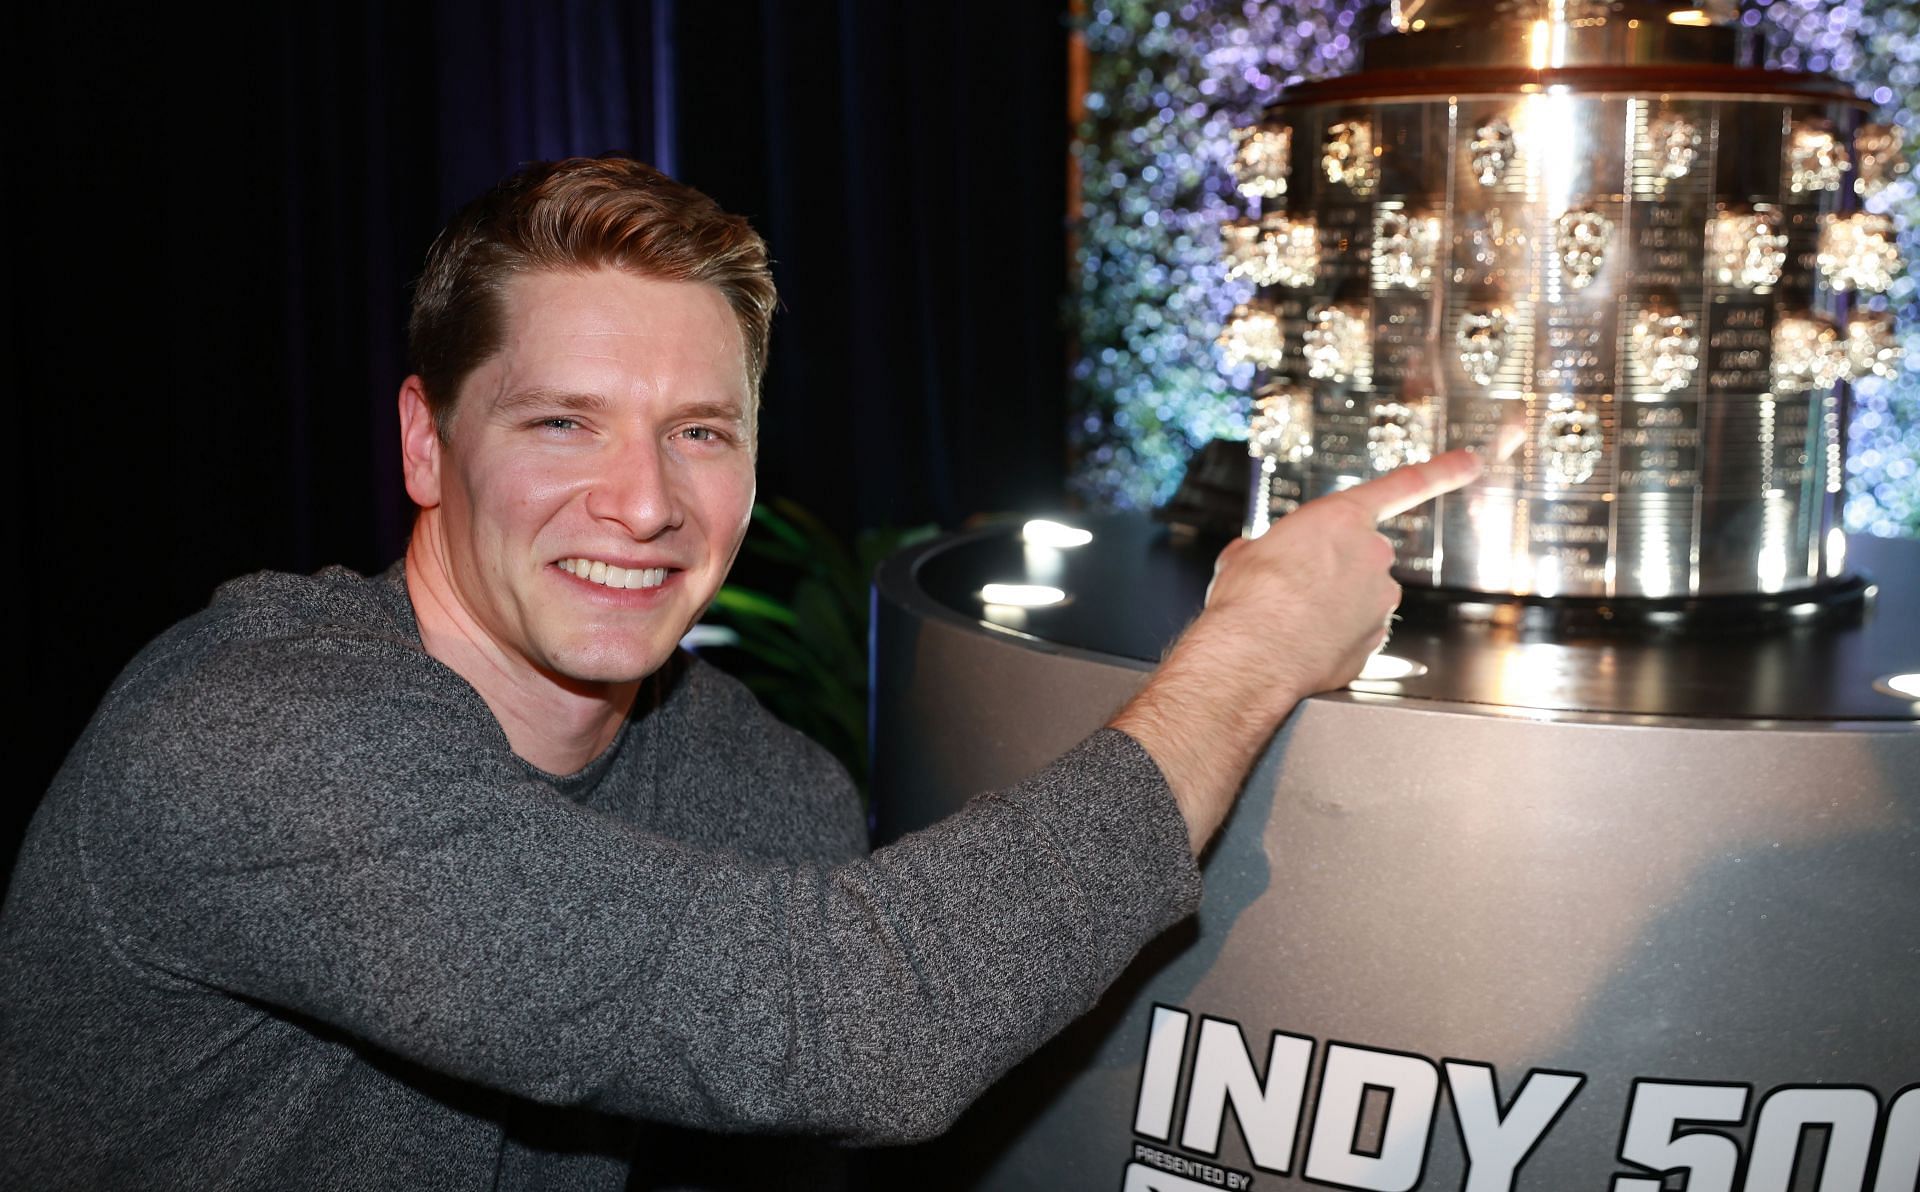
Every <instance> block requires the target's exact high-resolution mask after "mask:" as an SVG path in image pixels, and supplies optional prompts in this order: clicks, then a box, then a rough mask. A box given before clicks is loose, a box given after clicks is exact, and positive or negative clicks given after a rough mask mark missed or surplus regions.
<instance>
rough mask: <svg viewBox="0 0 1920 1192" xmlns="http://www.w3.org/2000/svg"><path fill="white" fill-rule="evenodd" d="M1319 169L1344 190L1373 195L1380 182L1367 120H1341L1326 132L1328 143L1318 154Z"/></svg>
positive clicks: (1370, 130)
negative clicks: (1377, 183)
mask: <svg viewBox="0 0 1920 1192" xmlns="http://www.w3.org/2000/svg"><path fill="white" fill-rule="evenodd" d="M1320 169H1321V172H1323V173H1324V174H1325V175H1326V177H1327V181H1329V182H1332V183H1335V184H1337V185H1339V186H1344V187H1345V188H1347V189H1348V190H1350V191H1352V192H1353V193H1354V194H1356V195H1368V194H1372V193H1373V187H1374V183H1375V182H1377V181H1378V180H1379V178H1380V168H1379V166H1378V164H1377V163H1376V162H1375V161H1374V152H1373V124H1372V123H1371V122H1370V121H1367V120H1342V121H1340V122H1339V123H1337V124H1333V125H1330V126H1329V127H1328V128H1327V140H1326V143H1325V145H1323V146H1322V147H1321V151H1320Z"/></svg>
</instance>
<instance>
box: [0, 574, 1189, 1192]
mask: <svg viewBox="0 0 1920 1192" xmlns="http://www.w3.org/2000/svg"><path fill="white" fill-rule="evenodd" d="M864 854H865V849H864V833H863V831H862V830H861V826H860V821H859V816H858V812H857V807H856V804H855V803H854V801H853V799H852V797H851V792H850V788H849V785H848V782H847V779H846V776H845V774H844V772H843V771H842V770H841V769H840V768H839V767H838V765H837V764H836V763H834V762H833V761H832V760H831V759H830V758H829V757H828V756H827V755H826V754H825V753H824V751H822V750H821V749H819V748H818V747H817V746H814V745H813V744H811V743H810V742H808V741H806V740H805V739H804V738H802V737H801V736H800V735H799V734H797V733H795V732H793V731H792V730H791V729H788V728H786V727H785V726H783V725H781V724H779V723H778V722H777V721H775V720H773V719H772V718H771V717H770V716H769V715H767V713H766V712H765V711H764V710H763V709H761V708H760V706H759V705H758V704H757V703H756V702H755V701H754V700H753V699H752V697H751V696H750V695H749V694H748V693H747V692H746V691H745V690H744V689H743V688H742V687H741V686H740V685H738V684H737V683H735V682H733V681H732V680H730V679H728V678H726V677H724V676H723V675H721V674H719V673H718V672H717V671H714V670H713V669H712V668H710V667H708V666H706V665H704V664H702V663H700V662H698V661H695V660H692V659H689V658H686V657H684V656H682V657H680V658H678V659H676V661H675V662H674V663H672V664H670V665H669V666H668V667H667V668H664V669H663V671H662V672H661V674H660V675H658V676H655V678H654V679H652V680H650V681H649V684H648V686H647V689H646V690H645V691H644V692H643V695H642V698H641V699H640V700H639V701H637V703H636V709H635V712H634V714H633V715H632V716H631V717H630V718H629V719H628V721H627V722H626V724H625V725H624V726H623V728H622V729H621V731H620V734H619V736H618V737H617V738H616V739H615V741H614V742H613V743H612V744H611V745H610V746H609V747H608V749H607V750H606V751H605V753H603V754H602V755H601V756H600V757H599V758H597V759H596V760H595V761H593V762H592V763H590V764H589V765H588V766H587V767H586V768H585V769H583V770H582V771H580V772H579V773H577V774H572V775H566V776H556V775H552V774H548V773H545V772H543V771H541V770H539V769H537V768H535V767H534V766H532V765H530V764H528V763H527V762H525V761H523V760H522V759H520V758H519V757H518V756H516V755H515V754H514V753H513V752H512V750H511V748H510V747H509V745H508V742H507V739H506V736H505V734H504V733H503V732H502V730H501V728H500V726H499V724H498V722H497V721H496V720H495V719H494V718H493V716H492V714H491V713H490V712H489V710H488V709H487V707H486V705H485V703H484V702H483V701H482V700H481V699H480V697H479V695H478V693H476V692H475V691H474V690H473V688H471V687H470V686H468V685H467V684H466V682H465V681H464V680H462V679H461V678H460V677H459V676H458V675H456V674H454V673H453V672H452V671H451V670H449V669H447V668H446V667H444V666H442V665H441V664H440V663H439V662H437V661H436V660H434V659H433V658H432V657H430V656H429V655H427V654H426V652H425V651H424V649H423V648H422V646H421V642H420V636H419V629H418V626H417V624H416V622H415V620H414V616H413V611H412V608H411V605H410V603H409V601H408V599H407V595H406V588H405V581H404V576H403V574H402V572H401V568H400V567H399V566H398V565H396V566H395V567H394V568H393V569H391V570H390V571H389V572H387V573H386V574H385V575H384V576H379V577H374V578H371V579H363V578H361V577H359V576H357V575H354V574H352V573H350V572H347V571H344V570H340V569H333V570H330V571H327V572H323V573H321V574H320V575H318V576H315V577H312V578H301V577H294V576H287V575H274V574H264V575H257V576H252V577H248V578H246V579H242V580H236V581H234V582H232V583H230V584H227V585H226V586H224V587H223V588H222V589H221V590H220V592H219V593H218V594H217V595H216V598H215V600H214V602H213V604H212V606H211V607H210V608H208V609H207V610H206V611H204V612H203V613H201V614H199V615H197V616H195V617H193V618H191V619H189V620H187V621H185V622H183V623H181V624H180V625H178V626H175V627H174V628H173V629H171V630H169V631H168V632H167V633H166V634H164V635H162V636H161V637H160V638H159V639H158V640H157V641H155V642H154V643H153V644H152V645H150V646H149V647H147V649H145V650H144V651H143V652H142V653H141V654H140V655H139V656H138V657H137V658H135V660H134V661H133V662H132V663H131V664H130V665H129V666H128V668H127V670H126V671H125V672H124V673H123V674H122V675H121V676H120V678H119V679H118V680H116V682H115V683H114V685H113V686H112V688H111V689H110V690H109V692H108V694H107V696H106V697H105V699H104V700H103V702H102V704H101V707H100V709H99V711H98V712H97V713H96V715H95V717H94V719H93V721H92V723H91V724H90V725H89V726H88V728H87V730H86V732H85V733H84V734H83V735H82V737H81V739H80V741H79V742H78V743H77V744H76V745H75V747H74V749H73V751H72V753H71V754H70V755H69V757H68V759H67V762H66V764H65V766H64V767H63V768H62V770H61V772H60V774H59V776H58V777H57V778H56V780H55V782H54V785H53V788H52V789H51V790H50V791H49V793H48V795H47V797H46V799H45V801H44V802H43V804H42V805H41V807H40V809H39V811H38V813H37V815H36V816H35V818H34V821H33V824H32V826H31V828H30V829H29V832H28V837H27V841H26V844H25V846H24V847H23V849H22V852H21V855H20V859H19V862H18V864H17V867H16V872H15V876H14V881H13V886H12V888H11V890H10V891H9V893H8V896H7V901H6V904H5V908H4V912H3V913H0V1186H3V1187H18V1188H29V1187H30V1188H62V1187H102V1186H112V1187H116V1188H144V1187H189V1186H190V1187H232V1188H256V1187H257V1188H269V1187H270V1188H282V1189H284V1188H368V1187H382V1188H462V1189H465V1188H475V1189H478V1188H494V1187H543V1188H556V1187H580V1188H589V1187H613V1188H619V1187H622V1186H624V1185H625V1182H626V1181H627V1179H628V1176H629V1171H628V1168H629V1165H630V1164H631V1165H632V1167H633V1169H634V1183H635V1185H637V1186H649V1185H648V1182H647V1177H646V1173H647V1170H648V1169H649V1168H650V1167H653V1166H655V1165H656V1163H658V1164H659V1165H662V1166H664V1165H665V1160H666V1156H663V1155H660V1154H657V1153H650V1151H649V1148H650V1147H652V1146H657V1145H660V1144H659V1143H658V1142H657V1139H656V1140H654V1141H651V1142H650V1141H649V1138H650V1136H649V1135H648V1134H647V1132H646V1130H645V1129H643V1128H642V1127H641V1126H639V1125H638V1124H637V1123H638V1122H642V1121H644V1122H652V1123H667V1124H673V1125H680V1126H692V1127H699V1128H701V1129H703V1130H711V1131H722V1132H743V1133H746V1132H751V1133H764V1132H782V1133H789V1134H797V1135H808V1136H813V1137H817V1138H824V1139H833V1140H839V1141H854V1142H899V1141H907V1140H912V1139H917V1138H922V1137H926V1136H928V1135H931V1134H934V1133H937V1132H938V1131H940V1130H941V1129H943V1128H944V1127H945V1125H946V1124H947V1123H949V1122H950V1121H951V1120H952V1119H953V1117H954V1116H955V1115H956V1114H957V1113H958V1112H959V1111H960V1110H961V1109H962V1108H963V1107H964V1106H965V1105H966V1104H967V1103H968V1101H970V1100H971V1099H972V1098H973V1097H974V1096H976V1095H977V1094H978V1093H979V1092H980V1091H981V1090H982V1089H983V1088H985V1087H986V1086H987V1085H988V1084H989V1083H990V1082H991V1081H993V1080H994V1079H995V1078H996V1077H997V1076H998V1075H1000V1074H1001V1073H1002V1072H1004V1071H1005V1070H1006V1069H1007V1068H1008V1067H1010V1066H1011V1065H1012V1064H1013V1063H1015V1062H1016V1061H1018V1060H1019V1059H1020V1058H1021V1057H1022V1056H1024V1055H1025V1054H1027V1053H1028V1052H1029V1051H1031V1050H1032V1049H1033V1048H1035V1047H1036V1046H1038V1045H1039V1044H1040V1043H1041V1042H1042V1041H1044V1040H1045V1039H1046V1038H1047V1037H1048V1036H1050V1035H1051V1034H1052V1033H1054V1032H1055V1031H1056V1030H1058V1029H1059V1028H1060V1027H1061V1026H1063V1025H1065V1024H1066V1023H1067V1022H1068V1021H1070V1020H1071V1019H1072V1018H1073V1017H1075V1016H1076V1015H1078V1014H1080V1013H1081V1012H1083V1011H1084V1010H1086V1009H1087V1008H1088V1007H1090V1006H1091V1005H1092V1003H1093V1001H1094V999H1095V998H1096V997H1097V996H1098V995H1099V993H1100V992H1101V990H1102V989H1104V988H1105V987H1106V985H1107V984H1108V982H1109V981H1111V980H1112V979H1113V978H1114V977H1115V976H1116V975H1117V974H1118V973H1119V972H1120V970H1121V969H1122V968H1123V967H1124V966H1125V964H1126V963H1127V961H1128V960H1129V959H1130V958H1131V957H1132V956H1133V954H1134V953H1135V952H1136V950H1138V949H1139V947H1140V946H1141V945H1142V944H1144V943H1145V942H1146V941H1147V940H1148V939H1150V938H1152V937H1153V936H1154V935H1155V934H1157V933H1158V932H1159V931H1160V930H1162V929H1163V928H1164V927H1166V926H1167V925H1168V924H1170V923H1171V922H1173V921H1175V920H1176V919H1178V918H1179V917H1181V916H1183V915H1185V914H1187V913H1188V912H1190V911H1191V909H1192V908H1193V907H1194V905H1195V904H1196V903H1197V900H1198V897H1199V877H1198V873H1197V871H1196V869H1195V867H1194V864H1193V860H1192V857H1191V855H1190V853H1189V851H1188V846H1187V837H1186V830H1185V827H1184V824H1183V823H1182V821H1181V819H1180V816H1179V813H1178V811H1177V809H1176V807H1175V806H1174V803H1173V801H1172V798H1171V796H1170V794H1169V792H1168V791H1167V788H1166V785H1165V782H1164V780H1163V779H1162V777H1161V775H1160V773H1159V771H1158V770H1157V769H1156V768H1155V767H1154V765H1153V763H1152V761H1151V760H1150V759H1149V758H1148V757H1147V756H1146V754H1145V752H1144V751H1143V750H1141V749H1140V748H1139V746H1138V745H1137V744H1136V743H1135V742H1133V741H1132V740H1131V739H1130V738H1128V737H1126V736H1125V735H1124V734H1121V733H1118V732H1114V731H1112V730H1107V731H1103V732H1101V733H1098V734H1096V735H1095V736H1093V737H1092V738H1090V739H1089V740H1088V741H1086V742H1085V743H1083V744H1082V745H1081V746H1079V747H1078V748H1076V749H1075V750H1074V751H1072V752H1071V753H1069V754H1068V755H1067V756H1066V757H1065V758H1063V759H1062V760H1061V761H1059V762H1057V763H1056V764H1054V765H1053V766H1051V767H1049V768H1048V769H1046V770H1045V771H1043V772H1042V773H1040V774H1038V775H1036V776H1034V777H1033V778H1031V779H1029V780H1027V781H1025V782H1023V783H1020V784H1019V785H1017V786H1015V787H1012V788H1010V789H1008V790H1004V791H1000V792H994V793H988V794H984V795H982V796H980V797H978V798H976V799H975V800H974V801H973V802H971V803H970V804H969V805H968V806H967V807H966V808H964V809H963V810H962V811H960V812H959V813H957V814H955V815H954V816H952V817H950V818H949V819H947V820H946V821H944V822H942V823H940V824H938V825H936V826H935V827H933V828H931V829H929V830H927V831H925V832H921V833H918V834H916V835H914V836H911V837H908V838H906V839H904V840H901V841H899V842H897V843H895V844H893V845H890V846H888V847H887V848H884V849H881V850H879V851H877V852H875V853H873V854H872V855H871V856H866V855H864Z"/></svg>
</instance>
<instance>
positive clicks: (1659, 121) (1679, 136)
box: [1646, 112, 1700, 182]
mask: <svg viewBox="0 0 1920 1192" xmlns="http://www.w3.org/2000/svg"><path fill="white" fill-rule="evenodd" d="M1646 153H1647V156H1648V157H1649V158H1651V159H1652V161H1653V163H1654V172H1655V174H1657V175H1658V176H1659V178H1660V179H1661V180H1662V181H1665V182H1678V181H1679V180H1680V179H1682V178H1685V177H1686V176H1687V175H1688V174H1690V173H1692V172H1693V163H1694V162H1696V161H1698V160H1699V159H1700V126H1699V125H1698V124H1696V123H1695V122H1694V121H1692V120H1690V119H1688V118H1687V117H1685V116H1682V115H1679V114H1677V113H1673V112H1667V113H1665V114H1663V115H1660V116H1657V117H1655V118H1654V119H1653V120H1651V121H1649V122H1648V124H1647V146H1646Z"/></svg>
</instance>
